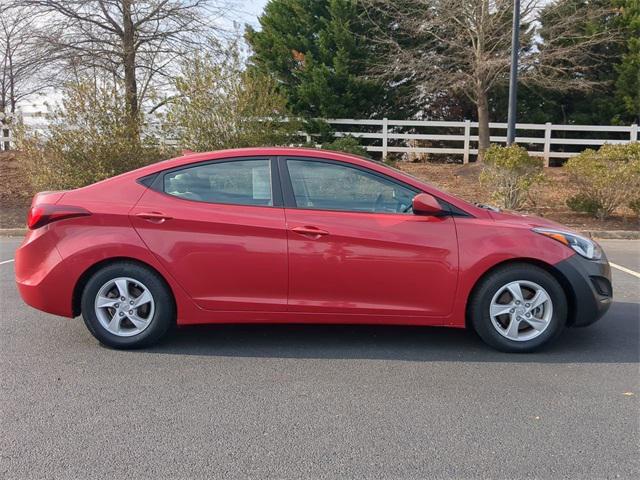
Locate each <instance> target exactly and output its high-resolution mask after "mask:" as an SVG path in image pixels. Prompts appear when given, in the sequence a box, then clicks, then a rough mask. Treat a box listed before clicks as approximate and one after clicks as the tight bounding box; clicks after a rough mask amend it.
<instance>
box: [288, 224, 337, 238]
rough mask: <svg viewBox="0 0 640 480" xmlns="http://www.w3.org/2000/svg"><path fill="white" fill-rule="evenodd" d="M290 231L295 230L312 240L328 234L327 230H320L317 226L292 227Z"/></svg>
mask: <svg viewBox="0 0 640 480" xmlns="http://www.w3.org/2000/svg"><path fill="white" fill-rule="evenodd" d="M291 231H292V232H296V233H297V234H299V235H303V236H305V237H309V238H313V239H314V240H317V239H318V238H320V237H323V236H325V235H329V232H327V231H325V230H321V229H319V228H318V227H310V226H307V227H293V228H292V229H291Z"/></svg>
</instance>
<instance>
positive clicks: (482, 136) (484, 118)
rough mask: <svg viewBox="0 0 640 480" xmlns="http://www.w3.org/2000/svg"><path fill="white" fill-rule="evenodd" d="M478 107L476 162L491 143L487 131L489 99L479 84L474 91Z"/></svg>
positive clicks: (482, 157)
mask: <svg viewBox="0 0 640 480" xmlns="http://www.w3.org/2000/svg"><path fill="white" fill-rule="evenodd" d="M476 105H477V107H478V162H482V161H483V160H484V152H485V150H486V149H487V148H489V146H490V144H491V133H490V131H489V99H488V98H487V91H486V90H485V88H484V86H482V85H479V86H478V88H477V92H476Z"/></svg>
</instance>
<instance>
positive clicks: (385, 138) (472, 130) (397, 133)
mask: <svg viewBox="0 0 640 480" xmlns="http://www.w3.org/2000/svg"><path fill="white" fill-rule="evenodd" d="M21 116H22V118H23V120H24V122H25V123H26V124H31V125H32V126H34V127H35V128H38V129H46V116H47V114H46V113H37V112H36V113H33V112H31V113H23V114H21ZM3 118H4V117H3V116H2V114H0V149H2V148H4V147H5V146H11V145H12V138H11V130H10V129H8V128H6V127H5V128H2V127H3V125H2V120H3ZM325 121H326V122H327V123H329V124H330V125H332V126H333V127H334V129H335V130H336V131H335V135H336V136H337V137H344V136H349V135H350V136H353V137H355V138H358V139H360V141H361V143H362V144H363V146H364V147H365V148H366V149H367V151H369V152H379V153H381V154H382V157H383V158H386V157H387V156H388V155H389V154H390V153H403V154H439V155H448V156H452V155H459V156H461V157H462V161H463V163H468V162H469V160H470V157H471V156H472V155H477V154H478V148H477V144H478V133H477V130H478V122H472V121H470V120H464V121H459V122H445V121H430V120H390V119H387V118H383V119H377V120H374V119H370V120H356V119H345V118H334V119H327V120H325ZM489 126H490V129H491V143H498V144H500V143H505V142H506V129H507V124H506V123H491V124H490V125H489ZM311 138H312V137H311V136H310V135H307V140H309V141H310V140H311ZM636 141H638V125H636V124H633V125H630V126H613V125H611V126H604V125H557V124H552V123H545V124H539V123H518V124H517V125H516V143H518V144H520V145H523V146H525V147H526V148H527V150H528V151H529V154H531V155H536V156H541V157H543V158H544V160H545V166H549V165H550V159H552V158H559V159H565V158H569V157H571V156H573V155H577V154H578V153H579V152H580V151H581V150H584V149H585V148H587V147H594V148H597V147H599V146H601V145H604V144H605V143H612V144H613V143H629V142H636Z"/></svg>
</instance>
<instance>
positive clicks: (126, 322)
mask: <svg viewBox="0 0 640 480" xmlns="http://www.w3.org/2000/svg"><path fill="white" fill-rule="evenodd" d="M81 305H82V317H83V319H84V322H85V324H86V325H87V328H88V329H89V331H90V332H91V333H92V334H93V336H94V337H96V338H97V339H98V340H99V341H100V342H101V343H103V344H105V345H108V346H110V347H113V348H140V347H145V346H149V345H151V344H153V343H155V342H157V341H158V340H159V339H160V338H161V337H162V336H164V334H165V333H166V332H167V331H168V330H169V328H170V327H171V325H173V323H174V321H175V306H174V302H173V297H172V295H171V291H170V289H169V287H168V286H167V285H166V283H165V282H164V281H163V279H162V278H160V277H159V276H158V275H157V274H156V273H155V272H154V271H152V270H150V269H148V268H146V267H144V266H142V265H139V264H137V263H132V262H118V263H113V264H110V265H107V266H105V267H104V268H102V269H100V270H98V271H97V272H96V273H94V274H93V276H92V277H91V278H90V279H89V281H88V282H87V284H86V286H85V288H84V291H83V294H82V303H81Z"/></svg>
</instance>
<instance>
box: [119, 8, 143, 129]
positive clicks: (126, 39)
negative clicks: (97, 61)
mask: <svg viewBox="0 0 640 480" xmlns="http://www.w3.org/2000/svg"><path fill="white" fill-rule="evenodd" d="M122 19H123V35H122V50H123V61H124V91H125V102H126V107H127V117H128V121H129V128H130V129H131V136H132V138H133V139H134V140H135V141H137V140H139V139H140V111H139V108H138V84H137V82H136V49H135V36H134V29H135V27H134V24H133V20H132V18H131V0H123V2H122Z"/></svg>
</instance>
